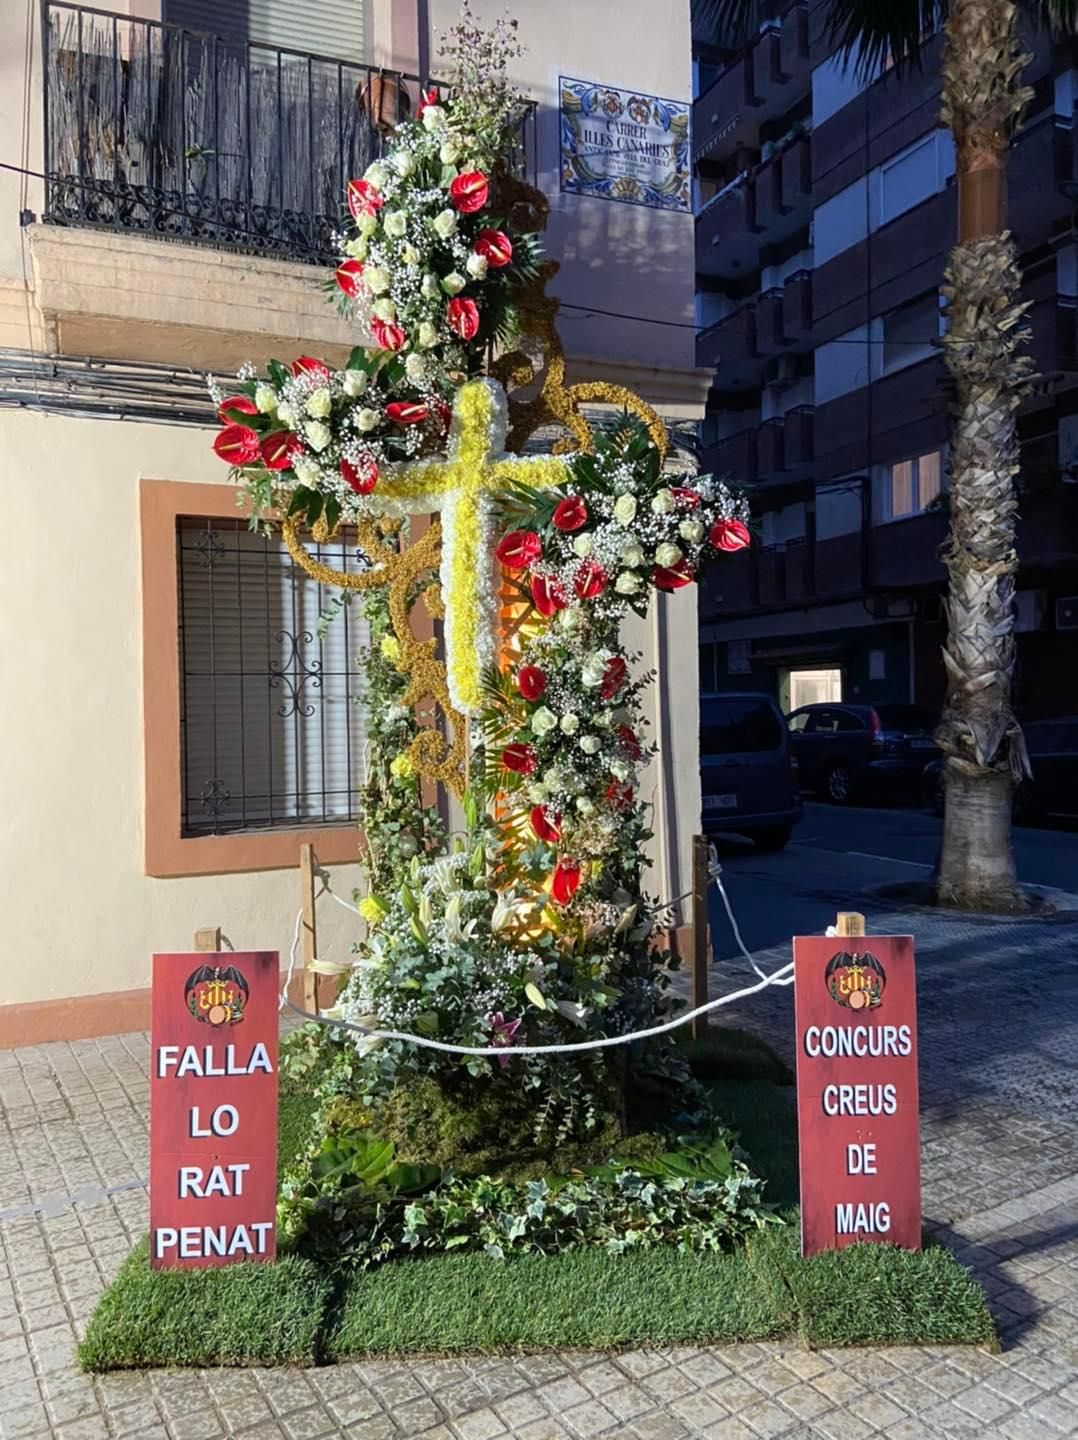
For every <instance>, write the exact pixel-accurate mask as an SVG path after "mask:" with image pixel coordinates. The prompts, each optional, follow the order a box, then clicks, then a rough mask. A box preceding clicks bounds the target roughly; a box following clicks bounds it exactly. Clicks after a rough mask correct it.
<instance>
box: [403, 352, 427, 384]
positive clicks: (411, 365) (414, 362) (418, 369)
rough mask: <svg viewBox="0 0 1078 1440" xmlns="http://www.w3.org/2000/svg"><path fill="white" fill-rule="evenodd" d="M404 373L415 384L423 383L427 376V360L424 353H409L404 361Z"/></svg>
mask: <svg viewBox="0 0 1078 1440" xmlns="http://www.w3.org/2000/svg"><path fill="white" fill-rule="evenodd" d="M404 373H405V375H407V377H408V379H409V380H410V381H411V382H412V384H413V385H422V383H423V381H424V380H425V379H426V378H427V362H426V361H425V360H424V359H423V357H422V355H414V354H413V355H409V356H408V358H407V359H406V360H405V362H404Z"/></svg>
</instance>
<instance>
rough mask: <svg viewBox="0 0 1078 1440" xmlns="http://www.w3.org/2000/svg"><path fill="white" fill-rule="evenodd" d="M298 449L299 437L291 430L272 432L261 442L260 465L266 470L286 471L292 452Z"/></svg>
mask: <svg viewBox="0 0 1078 1440" xmlns="http://www.w3.org/2000/svg"><path fill="white" fill-rule="evenodd" d="M298 448H299V436H298V435H293V433H292V431H291V430H274V431H273V433H272V434H271V435H267V436H266V438H265V439H264V440H263V441H262V445H261V451H262V463H263V464H264V465H265V467H266V469H267V470H287V469H288V467H289V465H291V463H292V452H293V450H296V449H298Z"/></svg>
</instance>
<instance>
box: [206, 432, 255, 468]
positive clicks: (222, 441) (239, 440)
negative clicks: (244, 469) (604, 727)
mask: <svg viewBox="0 0 1078 1440" xmlns="http://www.w3.org/2000/svg"><path fill="white" fill-rule="evenodd" d="M213 448H214V450H216V452H217V454H218V455H219V456H220V457H221V459H222V460H224V461H225V462H226V463H227V464H229V465H250V463H251V462H252V460H257V459H258V457H259V449H258V436H257V435H256V434H255V432H254V431H253V430H252V429H251V427H250V426H249V425H239V424H235V425H226V426H225V428H224V429H223V430H222V431H221V433H220V434H219V435H218V436H217V438H216V440H214V442H213Z"/></svg>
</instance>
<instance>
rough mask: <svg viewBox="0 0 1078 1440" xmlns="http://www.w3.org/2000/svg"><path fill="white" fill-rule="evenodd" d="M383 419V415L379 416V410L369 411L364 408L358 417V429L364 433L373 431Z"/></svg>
mask: <svg viewBox="0 0 1078 1440" xmlns="http://www.w3.org/2000/svg"><path fill="white" fill-rule="evenodd" d="M381 418H382V417H381V415H379V413H378V411H377V410H368V409H367V408H366V407H364V408H363V409H362V410H361V411H360V412H359V414H358V415H357V416H356V429H357V430H362V431H363V432H364V433H366V432H367V431H368V430H373V429H375V427H376V426H377V425H378V423H379V422H380V420H381Z"/></svg>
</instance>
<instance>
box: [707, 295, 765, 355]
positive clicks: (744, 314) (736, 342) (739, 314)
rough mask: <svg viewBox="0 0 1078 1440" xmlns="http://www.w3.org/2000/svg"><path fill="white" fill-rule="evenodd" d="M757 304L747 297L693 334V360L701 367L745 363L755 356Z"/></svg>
mask: <svg viewBox="0 0 1078 1440" xmlns="http://www.w3.org/2000/svg"><path fill="white" fill-rule="evenodd" d="M758 355H759V351H758V350H757V348H756V306H755V302H754V301H752V300H749V301H748V302H746V304H744V305H739V306H738V308H737V309H736V310H731V311H730V313H729V315H724V316H723V317H722V319H721V320H716V322H715V323H714V325H709V326H708V328H707V329H706V330H702V331H701V332H700V334H699V335H697V337H696V363H697V365H699V366H701V368H707V369H714V368H715V367H717V366H720V365H721V366H722V367H723V371H724V372H725V370H726V367H727V366H730V365H734V366H738V367H741V366H744V365H745V364H746V363H747V362H748V361H750V360H755V359H757V357H758Z"/></svg>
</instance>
